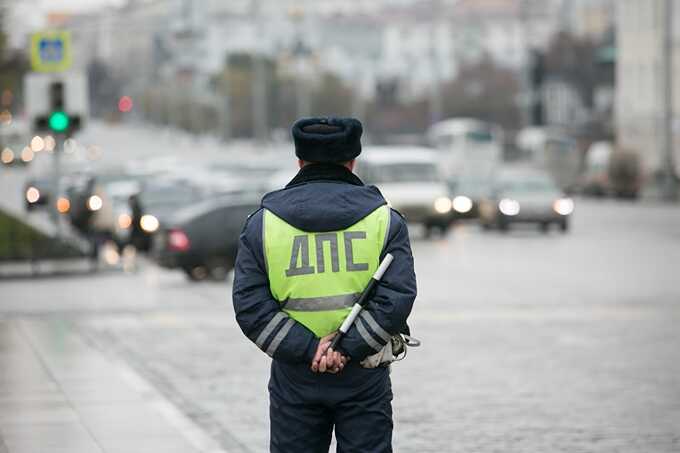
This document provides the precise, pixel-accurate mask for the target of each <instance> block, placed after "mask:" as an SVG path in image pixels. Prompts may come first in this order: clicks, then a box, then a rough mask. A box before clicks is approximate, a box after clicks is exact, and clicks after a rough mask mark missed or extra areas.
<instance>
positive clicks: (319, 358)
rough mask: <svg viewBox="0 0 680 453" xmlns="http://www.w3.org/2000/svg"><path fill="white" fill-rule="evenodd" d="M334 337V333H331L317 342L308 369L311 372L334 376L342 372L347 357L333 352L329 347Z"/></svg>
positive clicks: (347, 359)
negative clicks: (317, 344)
mask: <svg viewBox="0 0 680 453" xmlns="http://www.w3.org/2000/svg"><path fill="white" fill-rule="evenodd" d="M335 335H336V332H333V333H332V334H329V335H326V336H325V337H323V338H321V339H320V340H319V346H318V347H317V348H316V354H314V359H313V360H312V364H311V367H310V368H311V369H312V371H313V372H315V373H332V374H336V373H339V372H340V371H342V369H343V368H344V367H345V365H346V364H347V362H348V361H349V357H346V356H344V355H342V354H340V353H339V352H337V351H334V350H333V349H332V348H331V347H330V345H331V340H333V337H335Z"/></svg>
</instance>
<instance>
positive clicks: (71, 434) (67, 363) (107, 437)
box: [0, 320, 226, 453]
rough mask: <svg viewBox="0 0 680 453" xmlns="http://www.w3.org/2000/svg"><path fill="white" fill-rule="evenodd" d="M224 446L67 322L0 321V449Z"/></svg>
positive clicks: (84, 452)
mask: <svg viewBox="0 0 680 453" xmlns="http://www.w3.org/2000/svg"><path fill="white" fill-rule="evenodd" d="M28 452H30V453H42V452H50V453H159V452H163V453H199V452H202V453H226V452H225V451H224V450H222V449H221V448H219V447H218V445H217V444H216V443H215V442H214V441H213V440H212V439H211V438H209V437H208V436H207V435H205V434H204V432H203V431H202V430H201V429H200V428H198V427H197V426H196V425H195V424H194V423H193V422H192V421H191V420H190V419H188V418H187V417H186V416H184V415H183V414H182V413H181V412H180V411H178V410H177V409H176V408H175V406H174V405H172V403H170V402H169V401H168V400H166V399H165V398H164V397H163V396H161V395H160V394H159V393H158V392H157V391H156V390H155V389H154V388H153V387H152V386H151V385H150V384H148V383H147V382H146V381H145V380H144V379H143V378H141V377H140V376H139V375H137V374H136V373H135V372H134V371H133V370H132V369H130V368H129V367H128V366H127V365H126V364H124V363H122V362H119V361H117V360H116V359H113V358H110V357H106V356H104V355H103V354H102V353H100V352H99V351H98V350H96V349H95V348H93V347H91V346H89V345H88V344H87V343H86V342H85V341H84V340H83V338H81V337H80V336H79V335H78V334H77V333H76V332H74V331H73V330H72V329H71V328H70V327H69V325H68V324H67V323H65V322H62V321H46V320H4V321H0V453H28Z"/></svg>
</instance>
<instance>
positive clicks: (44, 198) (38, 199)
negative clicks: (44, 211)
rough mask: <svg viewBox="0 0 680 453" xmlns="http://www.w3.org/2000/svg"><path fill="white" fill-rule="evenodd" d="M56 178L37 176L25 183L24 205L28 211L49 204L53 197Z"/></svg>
mask: <svg viewBox="0 0 680 453" xmlns="http://www.w3.org/2000/svg"><path fill="white" fill-rule="evenodd" d="M54 185H55V184H54V178H53V177H51V176H36V177H32V178H29V179H28V180H27V181H26V184H24V205H25V207H26V210H27V211H31V210H34V209H37V208H40V207H44V206H47V205H48V203H49V202H50V200H51V198H52V197H53V194H52V193H53V192H54Z"/></svg>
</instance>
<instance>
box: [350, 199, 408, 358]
mask: <svg viewBox="0 0 680 453" xmlns="http://www.w3.org/2000/svg"><path fill="white" fill-rule="evenodd" d="M386 253H391V254H392V255H393V256H394V261H392V264H391V265H390V267H389V268H388V269H387V271H386V272H385V274H384V275H383V278H382V280H380V284H379V285H378V287H377V288H376V291H375V294H374V296H373V298H372V299H371V300H370V302H369V303H368V304H367V306H366V307H365V308H364V310H362V312H361V314H360V315H359V317H357V320H356V321H355V322H354V325H353V326H352V327H351V328H350V329H349V331H348V332H347V334H346V335H345V337H344V338H343V339H342V341H341V342H340V346H339V347H340V349H342V351H343V352H345V353H346V354H348V355H349V356H350V357H351V358H352V360H359V361H360V360H363V359H364V358H366V357H367V356H369V355H371V354H375V353H376V352H378V351H380V349H382V348H383V346H385V345H386V344H387V342H388V341H389V339H390V337H391V336H392V335H396V334H398V333H400V332H404V330H405V329H406V319H407V318H408V316H409V314H410V313H411V308H412V307H413V302H414V301H415V299H416V275H415V271H414V268H413V254H412V253H411V244H410V242H409V237H408V228H407V227H406V221H405V220H404V219H403V217H401V215H399V214H398V213H396V212H395V211H392V212H391V221H390V231H389V235H388V239H387V244H386V246H385V249H384V250H383V252H382V254H381V256H380V259H381V260H382V258H383V257H384V256H385V254H386Z"/></svg>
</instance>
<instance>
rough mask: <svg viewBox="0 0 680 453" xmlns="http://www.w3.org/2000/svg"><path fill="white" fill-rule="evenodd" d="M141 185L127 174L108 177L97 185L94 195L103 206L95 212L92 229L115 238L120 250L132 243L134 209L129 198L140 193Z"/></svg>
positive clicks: (114, 240)
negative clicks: (115, 177)
mask: <svg viewBox="0 0 680 453" xmlns="http://www.w3.org/2000/svg"><path fill="white" fill-rule="evenodd" d="M141 187H142V186H141V182H140V181H137V180H136V179H134V178H130V177H126V176H125V175H120V177H119V178H117V179H111V178H107V179H106V180H105V181H103V182H100V183H97V185H96V187H95V190H94V193H93V196H94V197H98V198H99V199H100V200H101V203H99V205H100V206H101V207H100V209H98V210H96V211H95V212H94V214H93V217H92V229H93V230H94V231H96V232H98V233H100V234H102V235H103V236H104V237H106V238H108V239H111V240H113V242H114V243H115V244H116V245H117V246H118V248H119V249H120V250H122V249H123V247H125V246H126V245H127V244H128V243H130V237H131V229H132V228H131V227H132V210H131V208H130V204H129V199H130V197H131V196H133V195H135V194H137V193H139V192H140V190H141ZM91 201H94V200H91ZM89 204H90V205H91V204H92V203H91V202H90V203H89Z"/></svg>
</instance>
